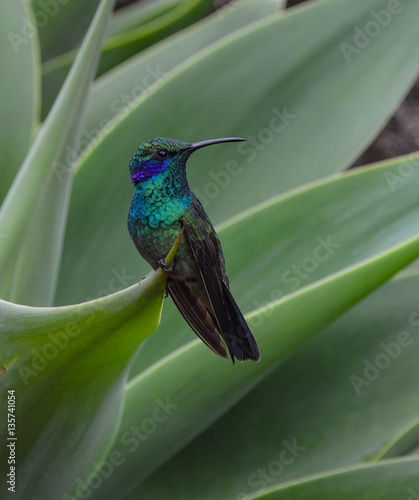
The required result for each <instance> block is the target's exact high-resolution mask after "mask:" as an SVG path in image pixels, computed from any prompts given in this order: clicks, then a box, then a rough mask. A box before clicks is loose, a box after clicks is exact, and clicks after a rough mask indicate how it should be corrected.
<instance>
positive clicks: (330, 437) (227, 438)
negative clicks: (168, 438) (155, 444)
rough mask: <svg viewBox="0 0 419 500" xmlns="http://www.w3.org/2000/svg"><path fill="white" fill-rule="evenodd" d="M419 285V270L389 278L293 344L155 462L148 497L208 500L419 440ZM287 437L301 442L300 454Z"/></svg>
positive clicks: (404, 448) (252, 491)
mask: <svg viewBox="0 0 419 500" xmlns="http://www.w3.org/2000/svg"><path fill="white" fill-rule="evenodd" d="M418 287H419V279H418V277H417V276H416V277H411V278H407V279H403V280H400V279H396V280H394V281H392V282H390V283H389V284H387V285H386V286H384V287H383V288H381V289H380V290H378V291H376V292H375V293H374V294H372V295H371V296H369V297H368V298H367V299H365V300H364V301H363V302H362V303H360V304H359V305H357V306H356V307H355V308H354V309H353V310H351V311H350V312H348V313H347V314H345V315H343V316H342V317H341V318H339V320H338V321H337V322H335V323H334V324H333V325H331V326H330V327H329V328H327V329H326V330H325V331H324V332H322V333H321V334H320V335H318V336H316V337H315V338H313V339H312V340H310V341H309V342H307V343H306V344H305V345H304V346H303V347H302V348H301V349H299V350H297V351H295V352H294V353H293V354H292V355H291V356H290V357H289V358H288V359H287V360H286V361H285V362H284V363H283V364H282V365H281V366H279V367H278V368H277V369H276V370H275V371H274V372H272V373H271V374H270V375H269V376H268V377H267V378H266V379H265V380H264V381H263V382H262V383H261V384H259V385H258V386H257V387H256V388H255V389H253V391H252V392H250V393H249V394H248V395H247V396H246V397H245V398H243V400H242V401H241V402H240V403H239V404H237V405H236V406H235V407H234V408H233V409H232V410H230V411H229V412H228V413H227V414H226V415H225V416H224V417H223V418H222V419H221V420H218V421H217V422H215V423H214V425H212V426H211V427H210V428H209V429H208V430H207V431H206V432H205V433H203V434H202V435H201V436H200V437H199V438H198V439H196V440H195V441H194V442H193V443H191V444H190V445H189V446H188V447H186V448H185V449H184V450H183V451H182V452H181V453H180V454H179V455H178V456H176V457H175V458H173V459H172V460H170V461H169V462H168V463H167V464H166V465H165V466H163V467H162V468H161V469H160V470H158V471H156V472H155V473H154V474H153V475H152V476H151V477H150V479H149V480H148V481H146V482H145V483H144V484H143V485H142V486H141V492H142V498H144V499H147V498H158V497H159V496H160V497H161V496H164V493H165V492H168V491H171V492H172V494H171V498H173V499H176V498H196V497H197V495H198V492H200V493H199V496H200V497H201V498H202V499H204V498H220V499H222V498H242V497H244V496H246V495H249V496H250V497H253V495H256V494H257V493H258V492H259V490H262V489H264V488H267V487H271V486H273V485H275V484H278V483H284V482H287V481H292V480H297V479H302V478H305V477H307V476H309V475H311V474H321V473H326V472H327V471H331V470H333V469H337V468H340V467H347V466H352V465H356V464H358V463H362V462H365V461H375V460H378V459H380V458H382V457H383V456H384V453H383V450H384V449H385V450H387V454H386V455H385V456H386V457H388V456H393V457H396V456H397V455H399V456H400V455H404V454H406V453H407V452H409V451H410V450H411V449H412V448H413V447H415V446H416V445H417V443H418V435H417V432H416V433H415V432H414V430H415V428H417V411H418V400H417V391H416V386H417V379H418V375H419V369H418V365H417V357H418V355H419V330H418V326H419V314H418V307H417V292H418ZM267 320H268V321H269V318H268V319H267ZM400 339H402V344H400V342H399V341H400ZM383 346H384V348H383ZM389 352H390V353H391V356H390V355H389V354H388V353H389ZM366 360H368V361H369V362H370V364H368V363H367V362H366ZM374 366H375V368H374ZM377 366H378V367H380V368H379V369H377ZM367 367H368V369H367ZM365 370H367V372H366V373H367V377H368V378H366V375H365ZM231 443H234V446H232V445H231ZM284 443H287V444H288V445H290V446H291V447H292V446H293V445H294V450H295V445H296V446H297V447H298V448H297V450H296V451H294V455H292V454H291V453H290V452H289V451H285V452H284V451H283V450H287V447H286V446H284ZM390 449H391V450H392V454H390V453H389V450H390ZM288 450H289V448H288ZM281 453H282V455H281ZM203 457H205V458H203ZM281 457H283V461H282V462H281V460H280V458H281ZM281 464H282V465H281ZM184 471H188V473H187V474H188V480H187V481H186V480H185V481H184V480H182V475H183V474H184ZM205 471H210V472H208V474H206V473H205ZM213 477H217V482H216V484H214V482H213V480H212V478H213ZM180 483H181V484H182V488H181V493H180V489H179V492H178V491H177V487H176V484H180ZM174 491H176V494H175V493H173V492H174ZM202 492H208V493H202ZM331 498H334V497H331ZM345 498H346V497H345ZM371 498H374V497H372V496H371ZM394 498H398V497H394Z"/></svg>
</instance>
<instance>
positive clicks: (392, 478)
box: [246, 458, 419, 500]
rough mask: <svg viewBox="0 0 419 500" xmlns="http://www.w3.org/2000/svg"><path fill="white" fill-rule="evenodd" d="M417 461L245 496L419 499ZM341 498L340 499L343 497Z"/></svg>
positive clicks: (391, 463)
mask: <svg viewBox="0 0 419 500" xmlns="http://www.w3.org/2000/svg"><path fill="white" fill-rule="evenodd" d="M418 467H419V460H418V459H417V458H416V459H408V460H391V461H388V462H385V463H383V464H378V465H374V466H360V467H354V468H350V469H347V470H342V471H339V472H337V473H335V474H330V475H329V474H322V475H319V476H315V477H313V478H310V479H308V480H307V481H305V482H302V483H295V484H289V485H287V486H284V487H283V488H280V489H278V490H273V491H270V492H267V493H265V494H261V495H257V496H250V497H246V498H249V500H251V499H260V500H331V499H335V498H345V500H382V499H390V498H391V499H393V498H394V499H395V498H400V499H402V498H403V499H406V500H415V499H417V498H419V477H418ZM343 495H344V496H343Z"/></svg>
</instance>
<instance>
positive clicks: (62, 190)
mask: <svg viewBox="0 0 419 500" xmlns="http://www.w3.org/2000/svg"><path fill="white" fill-rule="evenodd" d="M112 4H113V0H102V2H101V5H100V7H99V9H98V11H97V13H96V16H95V18H94V20H93V22H92V25H91V28H90V29H89V32H88V34H87V36H86V39H85V41H84V43H83V45H82V47H81V49H80V52H79V55H78V57H77V59H76V61H75V63H74V66H73V68H72V70H71V72H70V74H69V76H68V79H67V80H66V83H65V85H64V86H63V88H62V90H61V92H60V95H59V97H58V98H57V101H56V103H55V105H54V108H53V109H52V110H51V113H50V114H49V116H48V119H47V120H46V122H45V123H44V125H43V127H42V129H41V130H40V131H39V133H38V135H37V137H36V139H35V141H34V143H33V145H32V147H31V149H30V151H29V153H28V154H27V156H26V159H25V161H24V163H23V165H22V167H21V169H20V171H19V174H18V176H17V177H16V179H15V181H14V183H13V185H12V187H11V189H10V191H9V192H8V195H7V197H6V199H5V201H4V203H3V205H2V207H1V211H0V233H1V234H5V235H7V238H5V239H4V242H3V243H2V246H1V253H0V274H1V275H3V274H4V275H5V276H6V277H7V278H6V280H5V281H4V282H2V283H1V287H0V295H1V296H2V297H3V298H5V299H9V300H11V301H13V302H17V303H23V304H29V305H50V304H51V303H52V301H53V297H54V293H55V286H56V282H57V277H58V268H59V264H60V260H61V252H62V243H63V236H64V228H65V223H66V219H67V210H68V205H69V197H70V190H71V186H72V179H73V171H72V166H73V164H74V161H75V160H76V158H77V141H78V136H79V132H80V125H81V116H82V110H83V107H84V103H85V101H86V95H87V92H88V89H89V85H90V81H91V79H92V77H93V74H94V69H95V60H97V57H98V54H99V50H100V43H101V38H102V35H103V32H104V28H105V26H106V22H107V18H108V15H109V12H110V9H111V7H112Z"/></svg>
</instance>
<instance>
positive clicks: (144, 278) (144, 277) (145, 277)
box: [138, 276, 147, 284]
mask: <svg viewBox="0 0 419 500" xmlns="http://www.w3.org/2000/svg"><path fill="white" fill-rule="evenodd" d="M146 279H147V276H143V277H142V278H140V281H139V282H138V284H140V283H141V282H142V281H144V280H146Z"/></svg>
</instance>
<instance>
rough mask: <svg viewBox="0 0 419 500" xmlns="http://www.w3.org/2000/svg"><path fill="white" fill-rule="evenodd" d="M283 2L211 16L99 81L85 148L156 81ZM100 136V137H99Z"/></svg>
mask: <svg viewBox="0 0 419 500" xmlns="http://www.w3.org/2000/svg"><path fill="white" fill-rule="evenodd" d="M283 5H284V2H283V1H281V0H242V1H240V2H239V3H238V4H237V5H234V8H232V6H229V5H227V6H226V7H225V8H224V9H222V10H219V11H217V12H216V13H215V14H213V15H212V16H208V17H206V18H205V19H203V20H202V21H200V22H199V23H195V24H194V25H193V26H192V27H190V28H188V29H184V30H182V31H181V32H179V33H177V34H176V35H173V36H171V37H170V38H168V39H167V40H165V41H164V42H161V43H159V44H156V45H154V46H153V47H152V48H150V50H147V51H145V52H142V53H141V54H138V56H136V57H133V58H132V59H131V60H130V61H129V62H128V63H126V64H123V65H120V66H118V67H117V68H115V69H114V70H112V71H109V72H108V73H106V75H104V76H102V77H101V78H98V79H97V80H96V81H95V85H94V87H93V90H92V94H91V96H90V99H89V102H88V106H87V111H86V119H85V123H84V143H83V145H84V148H86V147H87V145H88V144H89V142H94V139H95V138H96V140H99V139H100V135H101V134H103V129H104V128H106V126H107V125H108V124H109V123H110V121H111V120H112V119H113V118H114V117H115V116H116V115H117V114H118V113H127V112H129V110H130V108H131V107H133V106H134V105H135V102H136V101H138V100H139V99H140V98H142V97H144V95H145V94H146V92H148V91H149V90H150V89H151V88H152V87H153V85H154V84H156V82H159V81H160V80H161V79H162V78H163V77H165V76H167V75H168V74H169V72H170V71H172V70H173V69H174V68H175V67H176V66H178V65H179V64H181V63H183V62H184V61H185V60H186V59H188V58H189V57H191V56H194V55H195V54H196V53H197V52H199V51H200V50H203V49H205V48H207V47H208V46H209V45H211V44H212V43H214V42H217V41H219V40H220V39H222V38H223V37H225V36H227V35H230V34H231V33H233V32H234V31H236V30H239V29H241V28H243V27H244V26H246V25H248V24H251V23H253V22H257V21H259V20H260V19H262V18H264V17H267V16H270V15H272V14H274V13H275V12H276V11H278V10H279V9H280V8H281V7H283ZM96 136H97V137H96Z"/></svg>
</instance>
